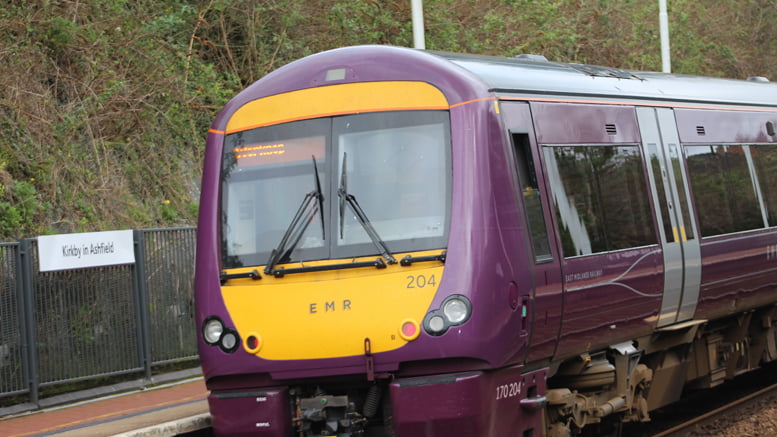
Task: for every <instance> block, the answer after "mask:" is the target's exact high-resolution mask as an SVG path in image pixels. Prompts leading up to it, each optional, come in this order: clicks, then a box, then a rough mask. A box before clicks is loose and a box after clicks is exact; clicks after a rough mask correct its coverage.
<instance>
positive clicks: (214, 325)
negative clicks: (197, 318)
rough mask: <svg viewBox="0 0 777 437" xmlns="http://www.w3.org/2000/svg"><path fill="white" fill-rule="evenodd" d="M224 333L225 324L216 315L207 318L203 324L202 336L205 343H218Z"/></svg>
mask: <svg viewBox="0 0 777 437" xmlns="http://www.w3.org/2000/svg"><path fill="white" fill-rule="evenodd" d="M223 333H224V324H223V323H222V322H221V320H219V319H218V318H216V317H211V318H209V319H207V320H205V323H204V324H203V325H202V337H203V338H204V339H205V343H208V344H209V345H215V344H217V343H218V342H219V340H220V339H221V334H223Z"/></svg>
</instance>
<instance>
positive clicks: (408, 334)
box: [399, 319, 421, 341]
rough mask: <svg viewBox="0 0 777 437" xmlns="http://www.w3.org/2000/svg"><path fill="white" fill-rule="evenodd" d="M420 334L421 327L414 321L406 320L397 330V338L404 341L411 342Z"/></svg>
mask: <svg viewBox="0 0 777 437" xmlns="http://www.w3.org/2000/svg"><path fill="white" fill-rule="evenodd" d="M420 334H421V327H420V326H418V322H416V321H415V320H411V319H407V320H404V321H403V322H402V325H401V326H400V328H399V336H400V337H402V339H404V340H406V341H413V340H415V339H416V338H418V336H419V335H420Z"/></svg>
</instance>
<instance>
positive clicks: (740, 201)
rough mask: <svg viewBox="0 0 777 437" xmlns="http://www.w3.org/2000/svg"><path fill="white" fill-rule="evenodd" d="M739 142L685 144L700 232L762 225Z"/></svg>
mask: <svg viewBox="0 0 777 437" xmlns="http://www.w3.org/2000/svg"><path fill="white" fill-rule="evenodd" d="M745 152H746V151H745V150H744V148H743V146H739V145H735V146H727V145H706V146H685V153H686V156H687V161H688V175H689V177H690V180H691V188H692V189H693V197H694V200H695V202H694V203H695V204H696V207H697V208H698V211H699V224H700V226H701V235H702V236H704V237H709V236H713V235H721V234H730V233H733V232H741V231H748V230H752V229H760V228H762V227H764V222H763V216H762V215H761V207H760V204H759V202H758V199H757V197H756V193H755V187H754V186H753V178H752V177H751V174H750V166H749V165H748V163H747V157H746V156H745Z"/></svg>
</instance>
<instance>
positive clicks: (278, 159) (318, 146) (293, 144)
mask: <svg viewBox="0 0 777 437" xmlns="http://www.w3.org/2000/svg"><path fill="white" fill-rule="evenodd" d="M325 150H326V140H325V138H324V137H323V136H315V137H307V138H291V139H286V140H281V141H274V142H266V143H257V144H249V145H244V146H240V147H235V148H234V149H232V152H233V153H234V154H235V160H236V161H237V166H238V167H253V166H257V165H268V164H281V163H286V162H296V161H303V160H307V161H309V160H310V157H311V156H315V157H316V158H317V159H320V158H323V157H324V154H325Z"/></svg>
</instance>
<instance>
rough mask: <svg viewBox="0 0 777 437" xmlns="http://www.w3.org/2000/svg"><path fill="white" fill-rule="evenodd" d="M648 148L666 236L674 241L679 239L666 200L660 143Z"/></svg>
mask: <svg viewBox="0 0 777 437" xmlns="http://www.w3.org/2000/svg"><path fill="white" fill-rule="evenodd" d="M647 148H648V154H649V156H650V164H649V166H650V169H651V171H652V172H653V180H655V181H656V191H657V192H658V193H659V195H658V203H659V209H660V210H661V219H662V220H661V221H662V222H663V223H664V235H665V236H666V241H667V242H669V243H674V242H676V241H677V240H676V239H675V236H674V232H673V230H672V221H671V219H670V218H669V206H668V205H667V200H666V199H667V195H666V193H667V191H666V187H665V186H664V175H665V174H666V168H665V167H664V161H663V159H662V156H660V155H659V153H660V150H659V149H658V145H657V144H656V143H649V144H648V145H647Z"/></svg>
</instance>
